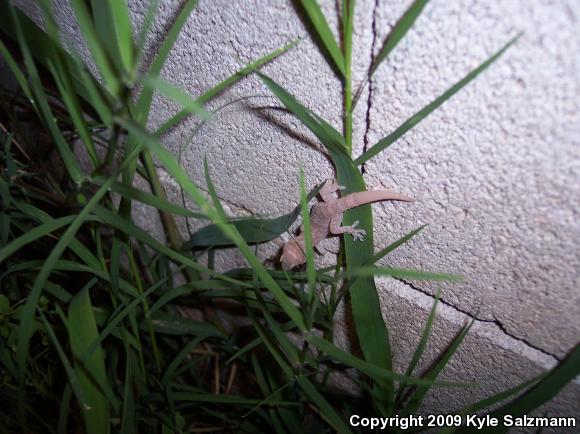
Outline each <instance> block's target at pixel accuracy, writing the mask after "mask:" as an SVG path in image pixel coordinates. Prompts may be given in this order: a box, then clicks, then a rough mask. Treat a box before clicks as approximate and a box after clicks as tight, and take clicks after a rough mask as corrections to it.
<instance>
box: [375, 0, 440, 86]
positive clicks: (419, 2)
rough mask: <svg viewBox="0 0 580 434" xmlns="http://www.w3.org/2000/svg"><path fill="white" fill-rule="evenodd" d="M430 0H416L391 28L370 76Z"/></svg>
mask: <svg viewBox="0 0 580 434" xmlns="http://www.w3.org/2000/svg"><path fill="white" fill-rule="evenodd" d="M428 2H429V0H415V1H414V2H413V4H412V5H411V6H409V8H408V9H407V10H406V11H405V13H404V14H403V16H402V17H401V18H400V19H399V21H398V22H397V24H395V27H393V29H392V30H391V32H390V33H389V35H388V36H387V38H386V39H385V40H384V42H383V47H382V48H381V51H379V54H378V55H377V57H376V58H375V59H374V60H373V63H372V65H371V69H370V71H369V78H370V77H372V76H373V74H374V73H375V72H376V70H377V68H378V67H379V66H380V64H381V63H382V62H383V61H384V60H385V59H386V58H387V56H388V55H389V53H390V52H391V51H393V48H395V47H396V46H397V44H398V43H399V42H400V41H401V39H403V37H404V36H405V35H406V34H407V32H408V31H409V29H410V28H411V27H412V26H413V24H414V23H415V20H416V19H417V17H418V16H419V15H420V14H421V12H422V11H423V8H424V7H425V5H426V4H427V3H428Z"/></svg>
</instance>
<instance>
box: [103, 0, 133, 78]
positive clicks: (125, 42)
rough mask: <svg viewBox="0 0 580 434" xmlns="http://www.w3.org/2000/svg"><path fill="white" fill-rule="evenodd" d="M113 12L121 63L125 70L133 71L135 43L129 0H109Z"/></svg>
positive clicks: (112, 17)
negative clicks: (128, 5)
mask: <svg viewBox="0 0 580 434" xmlns="http://www.w3.org/2000/svg"><path fill="white" fill-rule="evenodd" d="M107 2H108V5H109V9H110V12H111V19H112V24H113V30H114V32H115V36H116V38H115V41H116V45H117V47H118V48H117V49H118V52H119V55H120V56H119V57H120V59H121V63H122V64H123V66H124V68H125V71H132V70H134V68H135V65H134V64H133V62H134V54H135V47H134V45H133V29H132V28H131V20H130V18H129V9H128V7H127V0H107Z"/></svg>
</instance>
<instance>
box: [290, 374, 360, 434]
mask: <svg viewBox="0 0 580 434" xmlns="http://www.w3.org/2000/svg"><path fill="white" fill-rule="evenodd" d="M296 382H297V383H298V385H299V386H300V387H301V388H302V390H303V391H304V393H305V394H306V396H308V398H309V399H310V401H312V403H313V404H314V405H316V407H318V410H320V415H321V416H322V417H323V418H324V419H325V420H326V421H327V422H328V423H329V424H330V425H331V426H332V427H333V428H334V429H335V430H336V431H337V432H339V433H341V434H342V433H350V432H352V431H351V430H350V428H349V427H348V426H347V425H346V424H345V423H344V421H343V420H342V418H341V417H340V416H339V415H338V414H337V413H336V411H335V410H334V408H333V407H332V405H330V403H329V402H328V401H327V400H326V399H325V398H324V396H323V395H322V394H321V393H320V392H319V391H318V390H317V389H316V387H314V385H313V384H312V383H311V382H310V380H308V378H306V377H305V376H303V375H299V376H298V377H296Z"/></svg>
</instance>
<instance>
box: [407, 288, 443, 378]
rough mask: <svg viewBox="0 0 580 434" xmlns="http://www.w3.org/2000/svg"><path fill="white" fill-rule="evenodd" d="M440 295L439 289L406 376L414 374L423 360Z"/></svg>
mask: <svg viewBox="0 0 580 434" xmlns="http://www.w3.org/2000/svg"><path fill="white" fill-rule="evenodd" d="M439 295H440V291H437V294H435V301H434V302H433V307H432V308H431V312H429V317H428V318H427V323H426V324H425V327H424V328H423V333H421V339H420V340H419V345H417V348H416V349H415V352H414V353H413V357H412V358H411V362H410V363H409V366H408V367H407V371H406V372H405V375H406V376H410V375H412V374H413V371H414V370H415V368H416V367H417V363H419V360H421V356H422V355H423V352H424V351H425V347H426V346H427V342H428V341H429V337H430V336H431V330H432V328H433V322H434V321H435V317H436V316H437V304H438V303H439Z"/></svg>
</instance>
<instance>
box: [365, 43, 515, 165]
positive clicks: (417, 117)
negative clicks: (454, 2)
mask: <svg viewBox="0 0 580 434" xmlns="http://www.w3.org/2000/svg"><path fill="white" fill-rule="evenodd" d="M518 38H519V35H518V36H516V37H515V38H513V39H512V40H511V41H509V42H508V43H507V44H506V45H504V46H503V47H502V48H501V49H500V50H499V51H497V52H496V53H495V54H494V55H493V56H491V57H490V58H489V59H487V60H486V61H485V62H483V63H482V64H481V65H479V66H478V67H477V68H475V69H474V70H472V71H471V72H470V73H469V74H467V75H466V76H465V77H463V78H462V79H461V80H459V81H458V82H457V83H455V84H454V85H453V86H451V87H450V88H449V89H447V90H446V91H445V92H444V93H443V94H441V95H440V96H438V97H437V98H435V99H434V100H433V101H431V102H430V103H429V104H428V105H427V106H425V107H424V108H422V109H421V110H419V111H418V112H417V113H415V114H414V115H413V116H411V117H410V118H409V119H407V120H406V121H405V122H403V124H402V125H401V126H399V127H398V128H397V129H396V130H395V131H393V132H392V133H391V134H389V135H388V136H387V137H385V138H383V139H381V140H379V141H378V142H377V143H376V144H375V145H373V146H372V147H371V148H370V149H368V150H367V151H366V152H365V153H364V154H362V155H361V156H360V157H358V158H357V159H356V160H355V164H356V165H361V164H363V163H365V162H366V161H368V160H370V159H371V158H373V157H374V156H376V155H377V154H379V153H380V152H382V151H383V150H385V149H386V148H387V147H389V146H390V145H391V144H393V143H394V142H395V141H397V140H398V139H399V138H400V137H401V136H403V134H405V133H406V132H407V131H409V130H410V129H411V128H413V127H414V126H415V125H417V124H418V123H419V122H421V121H422V120H423V119H425V118H426V117H427V116H429V115H430V114H431V113H433V112H434V111H435V110H436V109H437V108H438V107H439V106H441V104H443V103H444V102H445V101H447V100H448V99H449V98H451V97H452V96H453V95H455V94H456V93H457V92H458V91H459V90H460V89H461V88H463V87H464V86H465V85H466V84H468V83H469V82H470V81H471V80H473V79H474V78H475V77H477V76H478V75H479V74H480V73H482V72H483V71H484V70H486V69H487V68H488V67H489V66H490V65H491V64H492V63H493V62H495V61H496V60H497V59H499V57H500V56H501V55H502V54H503V53H505V52H506V50H507V49H508V48H509V47H511V46H512V45H513V44H514V43H515V42H516V41H517V40H518Z"/></svg>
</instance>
